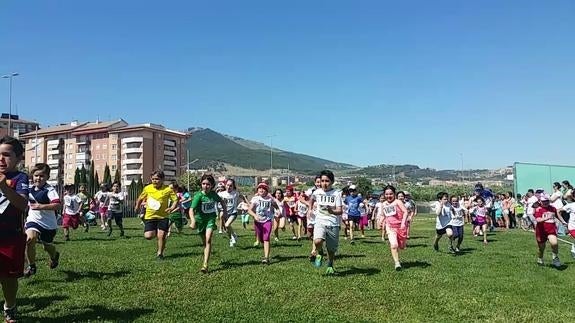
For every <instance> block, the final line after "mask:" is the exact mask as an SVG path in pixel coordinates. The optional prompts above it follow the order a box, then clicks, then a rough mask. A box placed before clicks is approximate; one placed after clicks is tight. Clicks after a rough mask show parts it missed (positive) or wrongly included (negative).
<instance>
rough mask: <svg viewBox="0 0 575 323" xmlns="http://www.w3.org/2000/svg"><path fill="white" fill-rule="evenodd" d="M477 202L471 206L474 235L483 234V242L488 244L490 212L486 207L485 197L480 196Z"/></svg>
mask: <svg viewBox="0 0 575 323" xmlns="http://www.w3.org/2000/svg"><path fill="white" fill-rule="evenodd" d="M475 202H477V205H476V206H474V207H473V208H471V210H470V212H469V213H471V216H472V219H473V222H474V227H473V235H474V236H477V235H483V244H485V245H486V244H487V217H488V214H489V210H488V209H487V207H485V200H484V199H483V197H481V196H478V197H476V198H475Z"/></svg>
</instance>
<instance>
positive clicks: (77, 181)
mask: <svg viewBox="0 0 575 323" xmlns="http://www.w3.org/2000/svg"><path fill="white" fill-rule="evenodd" d="M81 175H82V174H81V173H80V168H78V167H76V171H75V172H74V187H75V188H76V189H78V186H80V183H81V181H82V178H81Z"/></svg>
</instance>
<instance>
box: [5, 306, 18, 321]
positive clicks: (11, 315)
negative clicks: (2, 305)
mask: <svg viewBox="0 0 575 323" xmlns="http://www.w3.org/2000/svg"><path fill="white" fill-rule="evenodd" d="M4 322H6V323H16V322H17V320H16V306H14V307H12V308H9V309H4Z"/></svg>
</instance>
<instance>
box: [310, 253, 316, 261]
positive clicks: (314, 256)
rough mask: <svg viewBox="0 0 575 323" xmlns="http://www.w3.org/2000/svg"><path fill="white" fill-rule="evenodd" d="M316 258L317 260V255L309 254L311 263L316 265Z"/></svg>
mask: <svg viewBox="0 0 575 323" xmlns="http://www.w3.org/2000/svg"><path fill="white" fill-rule="evenodd" d="M315 258H316V255H315V254H313V253H310V254H309V262H311V263H313V264H315Z"/></svg>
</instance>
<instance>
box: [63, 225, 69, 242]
mask: <svg viewBox="0 0 575 323" xmlns="http://www.w3.org/2000/svg"><path fill="white" fill-rule="evenodd" d="M64 238H66V239H68V238H70V229H69V228H68V227H65V228H64Z"/></svg>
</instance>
